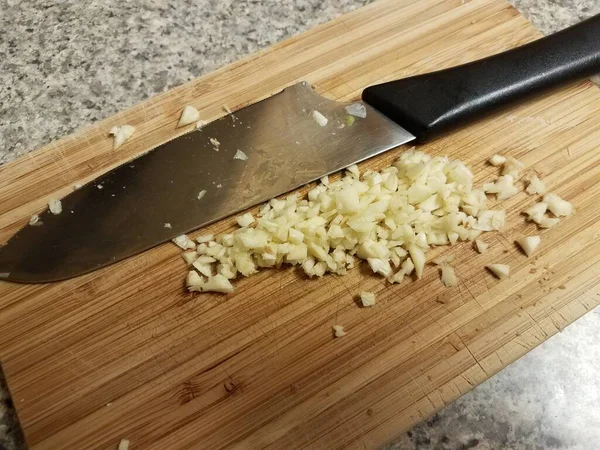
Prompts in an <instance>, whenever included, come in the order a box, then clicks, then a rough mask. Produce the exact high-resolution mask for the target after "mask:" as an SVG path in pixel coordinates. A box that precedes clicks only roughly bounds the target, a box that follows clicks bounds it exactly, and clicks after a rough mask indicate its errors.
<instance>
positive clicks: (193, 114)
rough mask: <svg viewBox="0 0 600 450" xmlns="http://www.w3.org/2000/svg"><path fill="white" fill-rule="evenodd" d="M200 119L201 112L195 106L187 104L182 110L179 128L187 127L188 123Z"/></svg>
mask: <svg viewBox="0 0 600 450" xmlns="http://www.w3.org/2000/svg"><path fill="white" fill-rule="evenodd" d="M199 120H200V113H199V112H198V110H197V109H196V108H194V107H193V106H190V105H187V106H185V107H184V108H183V111H181V117H179V122H178V123H177V128H179V127H185V126H186V125H190V124H192V123H194V122H196V123H198V121H199Z"/></svg>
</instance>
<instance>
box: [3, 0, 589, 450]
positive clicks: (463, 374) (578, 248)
mask: <svg viewBox="0 0 600 450" xmlns="http://www.w3.org/2000/svg"><path fill="white" fill-rule="evenodd" d="M537 37H539V33H537V32H536V31H535V30H534V29H533V28H532V26H531V25H530V24H529V23H527V21H526V20H525V19H523V17H521V16H520V15H519V14H518V12H517V11H516V10H515V9H514V8H512V7H511V6H509V5H508V4H507V3H506V2H505V1H504V0H472V1H464V2H463V1H461V0H380V1H379V2H376V3H374V4H372V5H370V6H368V7H366V8H363V9H360V10H358V11H355V12H353V13H351V14H349V15H346V16H343V17H341V18H339V19H337V20H334V21H332V22H330V23H327V24H325V25H322V26H319V27H317V28H315V29H313V30H311V31H310V32H308V33H305V34H303V35H301V36H298V37H295V38H293V39H290V40H287V41H285V42H283V43H281V44H279V45H276V46H275V47H273V48H270V49H268V50H266V51H263V52H261V53H259V54H257V55H255V56H252V57H250V58H247V59H245V60H243V61H240V62H238V63H235V64H233V65H231V66H229V67H226V68H224V69H222V70H219V71H217V72H215V73H212V74H210V75H207V76H205V77H203V78H200V79H198V80H196V81H193V82H190V83H188V84H186V85H183V86H181V87H179V88H177V89H175V90H173V91H170V92H167V93H165V94H163V95H160V96H158V97H155V98H153V99H151V100H149V101H147V102H145V103H143V104H141V105H139V106H137V107H135V108H132V109H131V110H129V111H126V112H124V113H122V114H119V115H118V116H115V117H112V118H110V119H107V120H105V121H103V122H101V123H99V124H96V125H94V126H91V127H89V128H87V129H85V130H83V131H81V132H80V133H78V134H76V135H74V136H71V137H68V138H65V139H62V140H60V141H58V142H56V143H53V144H51V145H49V146H47V147H46V148H43V149H41V150H39V151H37V152H34V153H32V154H30V155H28V156H27V157H24V158H22V159H21V160H19V161H16V162H14V163H12V164H8V165H6V166H4V167H1V168H0V198H1V199H2V201H1V203H0V242H5V241H6V240H7V239H8V238H9V237H10V236H11V235H12V234H13V233H14V232H16V231H17V229H18V228H19V227H21V226H22V225H23V224H24V223H26V221H27V220H28V218H29V217H30V215H31V214H33V213H35V212H38V211H39V210H41V209H42V208H43V207H44V206H45V204H46V203H47V201H48V198H49V197H56V196H62V195H65V194H67V193H68V192H70V191H71V189H72V185H73V184H74V183H78V182H83V181H87V180H90V179H91V178H93V177H96V176H98V175H99V174H101V173H103V172H105V171H106V170H108V169H110V168H111V167H114V166H116V165H118V164H120V163H122V162H124V161H126V160H128V159H130V158H132V157H134V156H135V155H137V154H140V153H142V152H144V151H146V150H147V149H149V148H151V147H153V146H155V145H157V144H159V143H161V142H163V141H165V140H168V139H170V138H172V137H174V136H175V135H176V134H177V133H179V132H180V131H177V130H175V124H176V122H177V120H178V116H179V112H180V110H181V108H182V106H183V105H186V104H193V105H195V106H196V107H198V108H199V109H200V111H201V113H202V116H203V117H204V118H215V117H217V116H219V115H220V114H222V105H223V104H228V105H229V106H230V107H232V108H233V109H236V108H237V107H240V106H243V105H246V104H248V103H250V102H253V101H256V100H257V99H260V98H264V97H266V96H268V95H270V94H273V93H275V92H277V91H279V90H280V89H282V88H283V87H285V86H288V85H290V84H293V83H295V82H297V81H300V80H307V81H309V82H310V83H312V84H313V85H314V86H315V87H316V88H317V90H318V91H319V92H321V93H323V94H324V95H326V96H328V97H330V98H333V99H339V100H349V99H355V98H357V97H358V96H359V95H360V92H361V89H362V88H363V87H364V86H366V85H368V84H372V83H378V82H382V81H385V80H390V79H392V78H398V77H402V76H407V75H411V74H418V73H423V72H427V71H432V70H435V69H439V68H443V67H448V66H451V65H455V64H459V63H464V62H466V61H470V60H473V59H476V58H480V57H483V56H487V55H489V54H492V53H496V52H499V51H502V50H505V49H508V48H510V47H514V46H516V45H520V44H524V43H526V42H528V41H531V40H533V39H535V38H537ZM599 117H600V91H599V90H598V89H597V88H596V87H595V86H593V85H592V83H591V82H589V81H585V82H581V83H577V84H574V85H571V86H569V87H567V88H565V89H562V90H560V91H557V92H555V93H553V94H550V95H547V96H545V97H543V98H540V99H538V100H537V101H534V102H531V103H528V104H527V105H523V106H521V107H518V108H515V109H512V110H511V111H508V112H506V113H502V114H497V115H495V116H493V117H491V118H489V119H486V120H485V121H483V122H480V123H477V124H475V125H472V126H469V127H466V128H464V129H462V130H460V131H458V132H456V133H454V134H451V135H448V136H447V137H444V138H441V139H438V140H436V141H434V142H432V143H430V144H428V145H426V146H424V147H423V150H425V151H427V152H430V153H432V154H436V155H442V154H447V155H449V156H450V157H452V158H460V159H463V160H465V161H467V162H468V163H469V164H470V165H471V166H472V167H473V169H474V171H475V173H476V174H477V175H476V177H477V182H478V183H481V182H482V181H484V180H490V179H491V178H492V177H493V176H494V175H495V173H496V169H493V168H491V167H489V166H486V164H485V160H486V159H487V158H488V157H489V156H491V155H492V154H494V153H508V154H511V155H513V156H515V157H517V158H518V159H520V160H522V161H523V162H525V163H526V164H527V165H528V167H529V168H535V170H537V171H538V172H539V173H540V174H541V175H542V176H543V179H544V180H545V181H546V183H547V185H548V186H549V188H550V189H551V190H552V191H554V192H556V193H558V194H559V195H561V196H563V197H564V198H566V199H568V200H569V201H571V202H573V203H574V205H575V207H576V208H577V213H576V215H574V216H573V217H570V218H567V219H565V220H562V221H561V223H560V224H559V225H558V226H557V227H555V228H554V229H552V230H548V231H543V232H542V245H541V248H540V250H539V253H538V256H537V257H536V258H534V259H533V258H532V259H527V258H526V257H525V256H523V254H522V253H520V252H519V251H518V250H517V248H516V247H515V246H514V244H513V242H514V239H515V238H516V237H519V236H521V235H523V234H529V235H530V234H534V233H536V230H535V227H534V226H533V225H531V224H527V223H525V221H524V218H523V216H521V215H520V214H519V212H520V211H521V210H523V209H524V208H525V206H526V205H529V204H531V202H533V201H534V200H533V198H532V197H527V196H526V195H525V194H519V195H517V196H516V197H514V198H512V199H510V200H509V201H507V202H505V203H504V206H503V207H505V208H506V209H507V212H508V224H507V226H506V228H505V230H504V231H503V232H502V233H497V234H494V235H489V236H488V237H487V238H486V240H487V241H488V242H489V243H490V244H491V246H490V250H489V251H488V252H487V253H486V254H484V255H476V254H475V253H474V252H473V251H472V249H471V248H470V246H469V245H467V244H464V245H463V244H460V245H457V246H455V247H454V248H451V249H446V250H447V251H448V252H451V253H454V254H456V256H457V263H456V268H457V273H458V275H459V277H460V284H459V286H458V287H456V288H451V289H446V288H444V287H442V285H441V283H440V281H439V275H438V273H437V272H436V271H435V269H433V268H429V269H428V270H426V272H425V276H424V278H423V279H422V280H420V281H418V282H405V283H403V284H401V285H394V286H389V285H387V284H386V283H385V282H383V281H382V280H381V279H380V278H377V277H374V276H371V275H369V274H368V273H367V271H363V270H361V269H360V268H359V269H356V270H354V271H353V272H352V273H350V274H349V275H348V276H345V277H337V276H326V277H324V278H323V279H320V280H308V279H305V278H304V277H302V276H301V275H299V274H298V272H296V271H294V270H292V269H288V270H282V271H277V272H276V271H263V272H261V273H260V274H259V275H258V276H255V277H253V278H250V279H245V280H241V281H239V282H237V290H236V292H235V293H234V294H232V295H228V296H220V295H191V294H188V293H186V292H185V291H184V289H183V281H182V280H183V277H184V275H185V267H184V263H183V261H182V260H181V258H180V257H179V251H178V250H177V249H176V248H175V246H173V245H171V244H165V245H162V246H160V247H158V248H155V249H154V250H151V251H148V252H146V253H144V254H142V255H139V256H138V257H135V258H131V259H129V260H127V261H124V262H122V263H119V264H116V265H114V266H111V267H108V268H106V269H103V270H100V271H98V272H95V273H92V274H89V275H86V276H82V277H79V278H76V279H73V280H69V281H65V282H61V283H54V284H49V285H43V286H39V285H36V286H27V285H18V284H10V283H6V282H4V283H0V330H1V332H0V360H1V361H2V365H3V368H4V371H5V373H6V376H7V379H8V383H9V387H10V388H11V391H12V394H13V398H14V401H15V404H16V407H17V410H18V414H19V417H20V419H21V423H22V425H23V428H24V431H25V435H26V437H27V440H28V442H29V444H30V446H31V447H32V448H34V449H53V450H54V449H61V448H77V449H92V448H94V449H95V448H102V449H104V448H106V449H115V448H116V445H117V443H118V441H119V440H120V439H121V438H123V437H126V438H128V439H130V440H131V442H132V446H131V448H133V449H178V448H198V449H218V448H236V449H246V448H270V449H281V448H285V449H291V448H315V449H336V448H360V449H362V448H375V447H377V446H379V445H381V444H382V443H384V442H386V441H388V440H390V439H391V438H393V437H394V436H396V435H398V434H399V433H401V432H402V431H404V430H406V429H407V428H409V427H410V426H411V425H413V424H415V423H416V422H418V421H420V420H422V419H423V418H425V417H427V416H428V415H430V414H432V413H434V412H435V411H437V410H439V409H440V408H442V407H443V406H444V405H446V404H447V403H449V402H451V401H452V400H454V399H456V398H457V397H458V396H460V395H462V394H464V393H465V392H467V391H469V390H470V389H471V388H473V387H474V386H476V385H477V384H479V383H481V382H482V381H483V380H485V379H486V378H488V377H490V376H491V375H493V374H494V373H496V372H498V371H499V370H500V369H502V368H503V367H505V366H506V365H507V364H509V363H510V362H512V361H514V360H515V359H517V358H518V357H520V356H521V355H523V354H524V353H526V352H527V351H528V350H530V349H532V348H533V347H535V346H536V345H538V344H539V343H541V342H542V341H544V340H545V339H547V338H548V337H550V336H551V335H553V334H554V333H556V332H558V331H560V330H561V329H562V328H563V327H565V326H566V325H567V324H569V323H570V322H572V321H573V320H575V319H577V318H578V317H580V316H581V315H583V314H584V313H585V312H586V311H588V310H590V309H591V308H593V307H595V306H596V305H597V304H598V303H599V302H600V225H598V223H599V219H600V152H599V151H598V150H597V148H596V147H597V145H598V144H597V143H598V142H600V120H599ZM123 123H129V124H132V125H135V126H136V128H137V132H136V134H135V135H134V138H133V139H132V140H131V141H130V142H128V143H127V144H125V145H124V146H123V147H122V148H121V149H119V151H117V152H115V151H113V150H112V149H111V145H112V141H111V140H110V139H109V138H108V137H107V131H108V130H109V129H110V128H111V126H113V125H118V124H123ZM400 151H401V149H398V150H395V151H391V152H389V153H387V154H385V155H382V156H381V157H378V158H376V159H373V160H371V161H369V162H368V163H366V164H364V165H363V168H364V167H383V166H385V165H387V164H389V163H390V162H391V161H392V160H393V159H394V158H395V157H397V155H398V154H399V152H400ZM232 223H233V221H232V220H231V219H228V220H224V221H221V222H219V223H217V224H215V225H213V226H211V227H209V229H210V231H211V232H221V231H224V230H226V229H228V228H230V227H231V226H232ZM204 231H206V230H204ZM490 262H495V263H507V264H510V266H511V278H510V279H508V280H505V281H502V282H500V281H498V280H495V279H493V278H492V277H491V275H489V274H488V273H486V272H485V271H484V270H483V265H484V264H486V263H490ZM360 290H372V291H375V292H377V294H378V304H377V306H376V307H374V308H367V309H361V308H358V307H357V305H356V304H355V301H354V298H355V296H356V294H357V293H358V292H359V291H360ZM336 323H338V324H343V325H344V326H345V327H346V330H347V332H348V335H347V336H345V337H344V338H342V339H335V340H334V339H333V338H332V332H331V327H332V325H333V324H336Z"/></svg>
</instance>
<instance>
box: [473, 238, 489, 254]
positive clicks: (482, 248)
mask: <svg viewBox="0 0 600 450" xmlns="http://www.w3.org/2000/svg"><path fill="white" fill-rule="evenodd" d="M489 246H490V245H489V244H486V243H485V242H483V241H482V240H481V239H475V248H476V249H477V251H478V252H479V253H485V251H486V250H487V249H488V247H489Z"/></svg>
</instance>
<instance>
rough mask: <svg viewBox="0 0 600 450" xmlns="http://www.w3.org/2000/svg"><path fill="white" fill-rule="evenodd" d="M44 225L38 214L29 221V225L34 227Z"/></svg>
mask: <svg viewBox="0 0 600 450" xmlns="http://www.w3.org/2000/svg"><path fill="white" fill-rule="evenodd" d="M42 223H43V222H42V221H41V220H40V216H39V215H37V214H34V215H33V216H31V218H30V219H29V225H31V226H32V227H39V226H40V225H42Z"/></svg>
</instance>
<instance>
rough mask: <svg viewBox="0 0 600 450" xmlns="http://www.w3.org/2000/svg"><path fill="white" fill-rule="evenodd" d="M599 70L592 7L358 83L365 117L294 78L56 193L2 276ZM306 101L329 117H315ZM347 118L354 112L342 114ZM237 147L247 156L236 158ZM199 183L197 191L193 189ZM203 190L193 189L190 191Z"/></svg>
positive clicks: (103, 260) (120, 239)
mask: <svg viewBox="0 0 600 450" xmlns="http://www.w3.org/2000/svg"><path fill="white" fill-rule="evenodd" d="M597 72H600V16H595V17H593V18H591V19H589V20H587V21H584V22H582V23H580V24H578V25H575V26H573V27H571V28H568V29H566V30H563V31H562V32H559V33H556V34H554V35H551V36H548V37H545V38H542V39H540V40H537V41H535V42H532V43H530V44H527V45H524V46H522V47H518V48H516V49H513V50H510V51H507V52H504V53H500V54H497V55H494V56H491V57H488V58H486V59H483V60H479V61H475V62H472V63H468V64H465V65H461V66H457V67H454V68H450V69H446V70H442V71H438V72H433V73H430V74H425V75H419V76H414V77H410V78H406V79H401V80H397V81H392V82H388V83H384V84H380V85H376V86H371V87H368V88H366V89H365V90H364V91H363V94H362V100H363V102H362V105H363V106H364V108H365V111H366V117H364V118H361V117H357V118H355V119H352V120H354V122H353V123H351V120H350V121H349V120H348V113H347V111H346V109H345V107H346V106H348V105H349V104H344V103H338V102H334V101H330V100H327V99H326V98H323V97H321V96H320V95H318V94H317V93H316V92H315V91H314V90H313V89H312V88H311V87H310V86H309V85H308V84H307V83H305V82H302V83H299V84H296V85H293V86H291V87H288V88H286V89H284V90H283V91H282V92H280V93H279V94H276V95H274V96H272V97H271V98H268V99H266V100H263V101H261V102H258V103H255V104H253V105H250V106H248V107H246V108H244V109H242V110H239V111H237V112H235V113H232V114H229V115H227V116H225V117H222V118H221V119H218V120H216V121H214V122H212V123H210V124H208V125H206V126H204V127H202V128H201V129H199V130H197V131H194V132H191V133H188V134H186V135H183V136H181V137H179V138H177V139H174V140H172V141H170V142H167V143H166V144H163V145H161V146H159V147H157V148H156V149H154V150H152V151H150V152H149V153H147V154H145V155H143V156H141V157H139V158H137V159H135V160H133V161H131V162H129V163H126V164H123V165H122V166H120V167H117V168H116V169H114V170H112V171H110V172H108V173H106V174H105V175H102V176H101V177H99V178H97V179H96V180H94V181H92V182H90V183H88V184H87V185H86V186H84V187H82V188H81V189H79V190H76V191H74V192H73V193H71V194H69V195H68V196H66V197H65V198H63V199H62V208H63V212H62V213H61V214H59V215H54V214H52V213H51V212H50V211H45V212H44V213H42V214H41V215H40V221H41V222H42V224H41V225H39V224H38V225H36V226H31V225H27V226H25V227H24V228H23V229H21V230H20V231H19V232H18V233H17V234H16V235H15V236H13V237H12V238H11V239H10V240H9V241H8V243H7V244H6V245H5V246H4V247H2V248H1V249H0V279H6V280H9V281H15V282H26V283H41V282H51V281H57V280H62V279H66V278H70V277H74V276H77V275H81V274H84V273H88V272H90V271H93V270H95V269H98V268H101V267H104V266H107V265H109V264H112V263H115V262H117V261H121V260H123V259H125V258H127V257H130V256H132V255H135V254H138V253H140V252H143V251H145V250H147V249H149V248H152V247H154V246H156V245H158V244H160V243H162V242H165V241H167V240H169V239H172V238H174V237H176V236H178V235H180V234H182V233H187V232H189V231H192V230H194V229H197V228H199V227H202V226H204V225H207V224H209V223H211V222H214V221H216V220H218V219H221V218H223V217H226V216H228V215H230V214H233V213H235V212H238V211H241V210H244V209H246V208H248V207H250V206H253V205H256V204H258V203H260V202H263V201H265V200H268V199H270V198H272V197H275V196H277V195H280V194H282V193H285V192H288V191H290V190H293V189H295V188H297V187H299V186H302V185H304V184H306V183H309V182H311V181H313V180H316V179H318V178H320V177H322V176H323V175H326V174H328V173H331V172H335V171H338V170H340V169H343V168H345V167H347V166H349V165H351V164H354V163H357V162H360V161H362V160H365V159H367V158H370V157H372V156H374V155H377V154H379V153H382V152H385V151H386V150H389V149H391V148H394V147H396V146H398V145H401V144H404V143H407V142H409V141H412V140H416V141H417V142H424V141H426V140H428V139H431V138H432V137H434V136H436V135H438V134H440V133H443V132H446V131H447V130H449V129H450V128H452V127H457V126H460V125H461V124H464V123H466V122H467V121H469V120H473V119H476V118H479V117H481V116H483V115H484V114H486V113H489V112H491V111H494V110H496V109H497V108H498V107H500V106H503V105H507V104H510V103H513V102H515V101H521V100H523V99H525V98H526V97H528V96H531V95H533V94H536V93H539V92H540V91H543V90H546V89H549V88H552V87H555V86H557V85H560V84H562V83H565V82H568V81H571V80H575V79H580V78H584V77H588V76H591V75H593V74H595V73H597ZM315 111H317V112H318V113H320V114H322V115H323V116H324V117H325V118H327V123H326V124H325V125H324V126H322V125H323V123H321V124H319V123H318V121H317V120H315V117H314V114H315ZM352 117H354V116H352ZM238 150H239V151H241V152H242V153H243V155H246V156H247V159H244V158H241V159H239V158H234V156H235V155H236V153H237V154H238V155H240V153H238ZM202 191H206V192H205V194H204V196H202V195H199V194H200V193H201V192H202ZM199 197H201V198H199Z"/></svg>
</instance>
